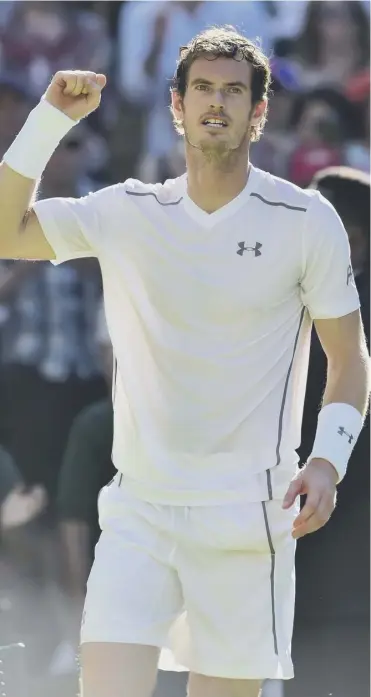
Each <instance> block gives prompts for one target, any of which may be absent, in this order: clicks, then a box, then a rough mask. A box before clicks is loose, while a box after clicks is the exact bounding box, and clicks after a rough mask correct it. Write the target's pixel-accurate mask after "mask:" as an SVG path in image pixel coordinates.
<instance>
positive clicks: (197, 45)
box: [172, 26, 271, 142]
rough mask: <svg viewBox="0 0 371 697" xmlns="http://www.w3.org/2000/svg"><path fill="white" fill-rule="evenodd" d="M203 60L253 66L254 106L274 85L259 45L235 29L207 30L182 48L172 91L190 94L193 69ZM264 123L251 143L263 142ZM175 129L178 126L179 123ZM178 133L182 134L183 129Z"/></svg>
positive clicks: (218, 28) (266, 60) (182, 94)
mask: <svg viewBox="0 0 371 697" xmlns="http://www.w3.org/2000/svg"><path fill="white" fill-rule="evenodd" d="M201 57H206V58H208V59H210V60H215V59H216V58H231V59H233V60H237V61H242V60H245V61H246V62H247V63H250V65H251V66H252V79H251V95H252V105H253V106H255V104H257V103H258V102H261V101H263V99H267V98H268V93H269V87H270V84H271V70H270V65H269V59H268V58H267V56H266V55H265V54H264V53H263V51H262V50H261V48H260V47H259V46H258V45H257V44H256V43H254V42H253V41H250V39H247V38H246V37H245V36H243V35H242V34H240V33H239V32H238V31H237V30H236V29H235V28H234V27H232V26H223V27H212V28H210V29H206V30H205V31H203V32H201V33H200V34H197V36H195V37H194V38H193V39H192V40H191V41H190V42H189V43H188V44H187V46H182V47H181V48H180V51H179V60H178V62H177V67H176V71H175V75H174V78H173V84H172V89H173V90H175V91H177V92H179V94H180V96H181V97H182V98H184V96H185V93H186V89H187V83H188V75H189V70H190V67H191V65H192V64H193V63H194V61H195V60H196V59H197V58H201ZM264 124H265V117H263V118H262V121H261V122H260V124H259V125H258V126H253V127H252V130H251V140H252V141H253V142H254V141H257V140H259V138H260V135H261V133H262V131H263V128H264ZM175 126H176V127H177V123H176V121H175ZM178 130H179V132H181V131H180V129H179V128H178Z"/></svg>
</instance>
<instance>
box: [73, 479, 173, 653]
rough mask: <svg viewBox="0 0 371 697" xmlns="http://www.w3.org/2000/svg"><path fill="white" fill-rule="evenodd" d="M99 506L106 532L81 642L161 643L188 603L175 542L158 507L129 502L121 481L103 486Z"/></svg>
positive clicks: (97, 557) (100, 544)
mask: <svg viewBox="0 0 371 697" xmlns="http://www.w3.org/2000/svg"><path fill="white" fill-rule="evenodd" d="M98 506H99V519H100V524H101V528H102V533H101V536H100V539H99V541H98V543H97V545H96V548H95V559H94V562H93V566H92V569H91V572H90V576H89V580H88V583H87V594H86V599H85V607H84V612H83V621H82V628H81V641H82V643H92V642H93V643H96V642H98V643H101V642H114V643H115V642H117V643H123V644H125V643H126V644H141V645H150V646H156V647H161V646H163V645H164V644H165V643H166V639H167V635H168V631H169V627H170V626H171V624H172V622H173V621H174V618H175V617H176V616H177V615H178V614H179V613H180V611H181V608H182V604H183V599H182V593H181V588H180V584H179V580H178V576H177V573H176V572H175V570H174V569H173V568H172V567H171V565H170V563H169V560H170V558H171V554H172V550H173V546H172V542H171V540H170V539H169V540H168V539H167V538H166V537H165V536H164V535H163V534H162V533H161V532H160V531H158V529H157V527H156V511H155V509H154V508H153V507H151V506H150V504H146V503H145V502H140V501H139V502H134V503H133V502H132V501H129V500H128V499H127V498H126V497H125V494H124V493H123V492H122V490H121V489H119V488H118V487H117V484H116V481H114V482H113V483H112V484H111V485H109V486H107V487H105V488H104V489H103V491H102V492H101V494H100V497H99V503H98ZM147 511H148V515H147Z"/></svg>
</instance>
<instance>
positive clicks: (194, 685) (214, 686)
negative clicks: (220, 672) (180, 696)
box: [188, 673, 261, 697]
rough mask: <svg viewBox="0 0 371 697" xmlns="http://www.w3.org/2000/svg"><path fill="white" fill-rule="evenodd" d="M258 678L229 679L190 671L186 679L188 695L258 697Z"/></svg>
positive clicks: (196, 696)
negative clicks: (210, 676)
mask: <svg viewBox="0 0 371 697" xmlns="http://www.w3.org/2000/svg"><path fill="white" fill-rule="evenodd" d="M260 688H261V682H260V681H259V680H229V679H226V678H209V677H207V676H206V675H198V674H197V673H191V675H190V676H189V681H188V697H259V695H260V694H261V692H260Z"/></svg>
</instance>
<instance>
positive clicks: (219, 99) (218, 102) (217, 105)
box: [210, 90, 224, 109]
mask: <svg viewBox="0 0 371 697" xmlns="http://www.w3.org/2000/svg"><path fill="white" fill-rule="evenodd" d="M213 102H214V103H213V104H210V109H224V96H223V92H222V91H221V90H217V91H216V92H214V94H213Z"/></svg>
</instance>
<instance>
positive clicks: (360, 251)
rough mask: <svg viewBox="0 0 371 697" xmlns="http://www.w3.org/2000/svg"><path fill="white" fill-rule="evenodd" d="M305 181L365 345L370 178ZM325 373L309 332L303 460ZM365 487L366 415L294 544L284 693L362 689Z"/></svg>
mask: <svg viewBox="0 0 371 697" xmlns="http://www.w3.org/2000/svg"><path fill="white" fill-rule="evenodd" d="M312 186H313V188H315V189H317V190H319V191H320V192H321V193H322V194H323V195H324V196H325V197H326V198H327V199H328V200H329V201H330V202H331V203H332V204H333V206H334V207H335V209H336V210H337V212H338V214H339V215H340V217H341V219H342V222H343V224H344V226H345V228H346V230H347V232H348V235H349V242H350V246H351V255H352V263H353V265H354V276H355V282H356V285H357V288H358V291H359V295H360V303H361V313H362V317H363V321H364V325H365V333H366V338H367V341H368V344H369V345H370V343H369V342H370V257H369V254H370V178H369V176H367V175H365V174H364V173H363V172H360V171H356V170H351V169H349V168H346V167H340V168H331V169H329V170H324V171H322V172H318V173H317V175H316V177H315V178H314V180H313V182H312ZM344 281H345V279H344ZM325 378H326V359H325V356H324V352H323V351H322V348H321V346H320V343H319V340H318V338H317V335H316V333H315V332H314V333H313V340H312V349H311V356H310V365H309V373H308V383H307V393H306V401H305V408H304V417H303V427H302V443H301V448H300V459H301V461H302V462H303V463H304V462H306V459H307V457H308V456H309V454H310V452H311V449H312V445H313V441H314V435H315V430H316V421H317V415H318V412H319V409H320V403H321V399H322V395H323V389H324V384H325ZM369 492H370V421H369V416H368V417H367V419H366V423H365V427H364V429H363V431H362V432H361V435H360V437H359V440H358V442H357V443H356V446H355V448H354V451H353V454H352V457H351V459H350V462H349V465H348V471H347V474H346V477H345V479H344V480H343V482H342V483H341V484H340V486H339V488H338V505H337V507H336V509H335V511H334V514H333V516H332V517H331V519H330V521H329V522H328V524H327V525H326V527H325V529H323V530H320V531H319V532H317V533H316V534H315V535H308V536H307V537H305V538H303V540H301V541H300V543H299V545H298V550H297V556H296V573H297V596H296V597H297V600H296V623H295V633H294V647H295V645H297V646H298V657H297V660H296V675H297V678H296V680H295V681H293V684H292V685H289V686H288V696H291V695H293V697H294V696H296V695H298V694H303V693H304V694H328V693H329V687H328V688H327V686H330V685H331V690H330V691H331V692H333V693H334V694H344V695H350V694H359V695H360V694H362V695H363V694H365V695H366V694H367V691H368V690H369V668H370V659H369V648H368V651H367V652H366V655H364V653H363V646H364V642H367V638H368V646H369V631H370V615H369V611H370V523H369V521H370V494H369ZM313 561H314V562H315V569H314V568H313ZM350 591H351V592H350ZM330 628H333V637H332V638H331V649H330V647H329V646H328V640H327V642H326V636H328V631H329V629H330ZM311 633H312V634H311ZM308 635H309V636H315V641H312V642H311V664H312V665H313V662H314V664H315V665H317V666H318V671H317V674H313V673H312V674H311V675H309V674H308V670H307V658H306V655H304V653H305V652H304V653H303V654H301V652H300V650H299V649H300V645H303V641H305V639H304V637H305V636H308ZM352 635H353V637H354V638H353V640H351V639H350V637H351V636H352ZM349 641H351V642H352V641H353V644H354V645H351V644H349ZM356 642H357V643H356ZM345 644H346V645H347V647H348V648H347V649H346V650H345V649H344V645H345ZM300 654H301V656H300ZM339 655H341V656H342V660H341V661H340V662H339ZM300 676H301V677H300ZM366 685H367V688H366ZM303 691H304V692H303Z"/></svg>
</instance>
